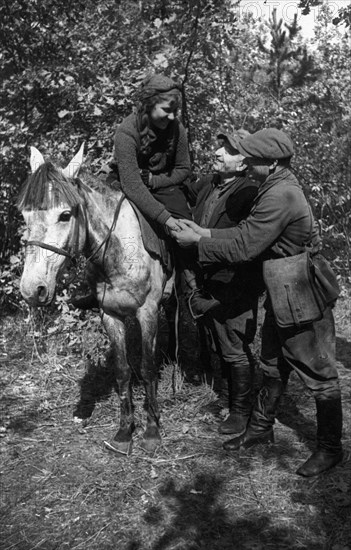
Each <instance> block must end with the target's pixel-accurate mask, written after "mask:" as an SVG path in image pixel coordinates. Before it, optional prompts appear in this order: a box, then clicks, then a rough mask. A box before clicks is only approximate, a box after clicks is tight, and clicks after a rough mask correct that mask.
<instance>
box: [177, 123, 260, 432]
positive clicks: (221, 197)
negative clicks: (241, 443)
mask: <svg viewBox="0 0 351 550" xmlns="http://www.w3.org/2000/svg"><path fill="white" fill-rule="evenodd" d="M248 135H249V133H248V132H247V131H246V130H243V129H240V130H238V131H237V132H235V133H232V132H226V131H221V132H220V133H219V134H218V135H217V140H218V142H219V144H220V147H219V148H218V149H217V150H216V152H215V162H214V164H213V172H212V173H211V174H208V175H204V176H201V177H200V178H199V179H198V180H196V181H195V182H191V184H190V185H189V186H188V191H189V194H188V198H189V202H190V204H191V205H195V206H194V209H193V215H194V220H195V222H197V223H198V224H199V225H201V226H202V227H209V228H218V229H226V228H230V227H234V226H236V225H238V223H239V222H240V221H241V220H242V219H244V218H246V217H247V216H248V214H249V212H250V210H251V207H252V203H253V200H254V198H255V197H256V195H257V191H258V184H257V182H254V181H253V180H249V179H248V178H247V177H246V175H244V171H245V166H244V165H243V162H242V161H243V156H242V155H241V154H240V153H239V151H238V148H237V142H238V141H239V140H240V139H243V138H244V137H245V136H248ZM203 276H204V288H205V289H206V291H207V292H208V293H209V294H210V295H211V296H213V297H214V298H215V299H216V300H218V301H219V302H220V303H221V307H220V308H217V309H216V310H215V311H213V312H212V313H211V314H210V315H209V316H207V318H206V319H205V321H204V322H205V325H206V327H207V328H208V330H209V332H210V333H211V335H212V340H213V342H214V343H215V348H216V351H217V353H218V355H219V358H220V361H221V369H222V377H223V379H224V380H227V382H228V401H229V416H228V417H227V418H226V420H224V421H223V422H221V424H220V425H219V432H220V433H222V434H232V435H240V434H242V433H244V432H245V429H246V425H247V422H248V419H249V416H250V413H251V407H252V384H253V360H252V354H251V350H250V344H251V343H252V341H253V339H254V336H255V332H256V320H257V319H256V318H257V305H258V294H259V291H260V290H262V284H259V283H258V279H261V269H260V265H257V262H251V263H250V264H247V265H246V266H233V265H226V266H224V265H221V264H213V265H210V266H206V267H205V268H204V269H203ZM253 287H255V289H256V290H257V291H256V292H255V291H253V290H252V289H253Z"/></svg>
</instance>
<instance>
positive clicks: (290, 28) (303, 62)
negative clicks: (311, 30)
mask: <svg viewBox="0 0 351 550" xmlns="http://www.w3.org/2000/svg"><path fill="white" fill-rule="evenodd" d="M268 26H269V30H270V34H271V43H270V45H269V47H267V46H266V45H265V44H264V43H263V42H262V40H261V39H260V38H259V39H258V44H259V48H260V50H261V52H263V53H264V54H266V56H267V57H268V65H267V67H266V69H265V73H266V74H265V77H264V79H265V83H266V85H267V86H268V88H269V89H270V91H271V93H273V95H274V97H275V98H276V99H277V101H278V103H280V101H281V99H282V98H283V96H284V93H285V92H286V90H287V89H289V88H292V87H295V86H301V85H303V84H304V83H305V82H306V79H307V78H311V77H313V75H314V74H315V69H314V66H313V60H312V56H310V55H309V54H308V52H307V49H306V46H303V45H295V43H294V42H295V38H297V37H298V34H299V31H300V27H299V26H298V24H297V14H295V17H294V20H293V22H292V24H291V25H288V24H287V23H284V26H283V19H279V20H278V18H277V11H276V10H275V9H274V10H273V12H272V16H271V18H270V19H269V23H268ZM284 27H285V29H284ZM261 69H262V67H260V70H261Z"/></svg>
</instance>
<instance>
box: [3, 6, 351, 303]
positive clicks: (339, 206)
mask: <svg viewBox="0 0 351 550" xmlns="http://www.w3.org/2000/svg"><path fill="white" fill-rule="evenodd" d="M258 4H259V2H258ZM296 5H297V6H298V7H299V8H302V12H301V11H300V14H301V13H302V17H303V14H307V13H308V12H309V10H310V9H311V8H312V7H315V6H318V17H317V18H316V30H315V35H314V37H313V39H309V40H304V38H303V36H302V35H301V32H300V30H299V25H298V20H297V19H296V20H295V21H294V20H289V21H284V20H283V19H281V20H279V19H278V18H277V16H276V14H275V13H274V12H273V11H272V13H271V17H270V19H269V20H268V21H262V20H259V19H257V18H255V17H254V15H252V14H250V12H249V10H242V11H240V1H234V0H231V1H230V0H221V2H217V1H215V0H193V1H189V0H172V1H170V0H146V1H143V2H141V1H133V0H101V1H99V2H96V1H92V0H84V2H83V1H81V0H76V1H75V2H71V0H55V1H53V0H47V1H46V2H45V3H43V2H40V1H38V0H28V1H26V2H23V1H22V0H13V1H11V2H10V1H9V0H2V1H1V4H0V44H1V55H0V70H1V74H2V86H1V91H0V140H1V149H0V161H1V179H0V197H1V199H0V259H1V268H0V269H1V271H0V281H1V289H0V303H1V305H2V310H3V311H5V310H9V309H10V310H11V308H15V309H16V308H17V307H18V304H19V303H20V296H19V292H18V285H19V276H20V271H21V265H22V261H23V257H22V252H21V242H20V241H21V235H22V231H23V221H22V218H21V216H20V214H19V213H18V212H17V210H16V206H15V202H16V197H17V194H18V191H19V189H20V186H21V184H22V183H23V181H24V180H25V178H26V176H27V174H28V169H29V165H28V156H29V147H30V146H31V145H34V146H36V147H37V148H39V150H40V151H41V152H42V153H43V154H44V156H45V157H51V158H53V159H55V160H57V162H59V163H62V164H64V165H65V164H67V163H68V161H69V160H70V159H71V157H72V156H73V154H74V153H75V152H76V151H77V149H78V147H79V146H80V144H81V143H82V142H83V141H84V142H85V143H86V155H87V156H86V160H85V164H86V166H87V167H88V168H89V169H91V170H92V171H94V172H97V171H98V170H99V169H100V168H101V166H103V165H104V164H105V163H106V162H108V160H109V158H110V157H111V154H112V148H113V134H114V129H115V127H116V124H118V123H119V122H120V121H121V120H122V119H123V117H124V116H126V115H127V114H128V113H129V112H130V111H131V109H132V106H133V96H134V92H135V91H136V89H137V87H138V85H139V84H140V82H141V80H142V79H143V77H144V76H145V75H146V74H148V73H150V72H164V73H165V74H167V75H169V76H172V77H174V78H176V79H178V80H179V81H180V82H181V83H182V95H183V108H182V112H181V117H182V120H183V123H184V125H185V126H186V129H187V132H188V136H189V143H190V147H191V158H192V163H193V169H194V172H195V173H196V172H199V171H201V172H204V171H208V170H210V168H211V155H212V153H213V150H214V147H215V136H216V133H217V131H218V130H219V128H223V127H226V128H227V129H231V130H232V129H234V128H236V129H238V128H240V127H244V128H246V129H247V130H249V131H250V132H254V131H257V130H259V129H261V128H263V127H265V126H276V127H277V128H281V129H283V130H284V131H286V132H288V133H289V134H290V135H291V137H292V139H293V141H294V143H295V147H296V155H295V157H294V163H293V168H294V171H295V173H296V174H297V176H298V178H299V180H300V182H301V183H302V185H303V186H304V189H305V191H306V194H307V195H308V196H309V198H310V200H311V203H312V205H313V208H314V211H315V214H316V217H317V219H318V220H319V223H320V226H321V231H322V235H323V239H324V251H325V254H326V256H327V257H328V258H329V260H331V262H332V264H333V266H334V267H335V269H336V271H337V273H338V276H339V279H340V282H341V284H342V287H343V292H348V287H349V284H350V282H351V277H350V226H351V214H350V204H351V185H350V183H351V181H350V180H351V168H350V134H349V128H350V122H351V121H350V115H351V107H350V98H351V94H350V90H351V83H350V59H351V55H350V35H349V31H350V4H349V3H348V2H347V0H345V6H343V5H342V7H341V9H340V11H339V14H338V15H337V16H336V17H335V10H334V12H333V15H332V13H331V10H330V9H329V8H328V2H322V1H321V0H302V1H301V2H298V1H297V2H296Z"/></svg>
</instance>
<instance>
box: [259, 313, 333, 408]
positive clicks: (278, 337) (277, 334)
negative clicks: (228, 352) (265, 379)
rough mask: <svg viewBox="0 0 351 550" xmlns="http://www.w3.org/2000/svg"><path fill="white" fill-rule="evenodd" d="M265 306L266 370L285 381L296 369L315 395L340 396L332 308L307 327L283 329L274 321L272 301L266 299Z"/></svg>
mask: <svg viewBox="0 0 351 550" xmlns="http://www.w3.org/2000/svg"><path fill="white" fill-rule="evenodd" d="M265 307H266V316H265V320H264V323H263V327H262V349H261V363H262V368H263V370H264V372H265V373H266V374H267V375H268V376H270V377H274V378H277V377H281V378H282V379H283V380H285V381H286V380H287V379H288V376H289V373H290V372H291V369H294V370H295V371H296V372H297V374H298V375H299V377H300V378H301V379H302V380H303V382H304V383H305V384H306V386H307V387H308V389H309V390H310V391H311V392H312V393H313V395H314V397H316V398H319V399H330V398H334V397H339V396H340V387H339V379H338V372H337V369H336V360H335V326H334V317H333V312H332V310H331V309H330V308H327V309H326V310H325V312H324V315H323V318H322V319H321V320H320V321H315V322H314V323H310V324H308V325H306V326H305V327H304V328H300V329H297V328H285V329H282V328H280V327H278V326H277V324H276V323H275V320H274V316H273V311H272V309H271V305H270V303H269V302H268V303H267V302H266V304H265Z"/></svg>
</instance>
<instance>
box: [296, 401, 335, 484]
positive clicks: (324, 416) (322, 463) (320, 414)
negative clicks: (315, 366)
mask: <svg viewBox="0 0 351 550" xmlns="http://www.w3.org/2000/svg"><path fill="white" fill-rule="evenodd" d="M316 407H317V449H316V450H315V451H314V453H312V455H311V456H310V458H309V459H308V460H307V461H306V462H305V463H304V464H303V465H302V466H300V468H299V469H298V470H297V472H296V473H297V474H299V475H301V476H304V477H311V476H316V475H318V474H320V473H322V472H325V471H326V470H329V468H332V467H333V466H335V465H336V464H338V463H339V462H341V460H342V458H343V452H342V446H341V432H342V407H341V398H340V397H339V398H334V399H316Z"/></svg>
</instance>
